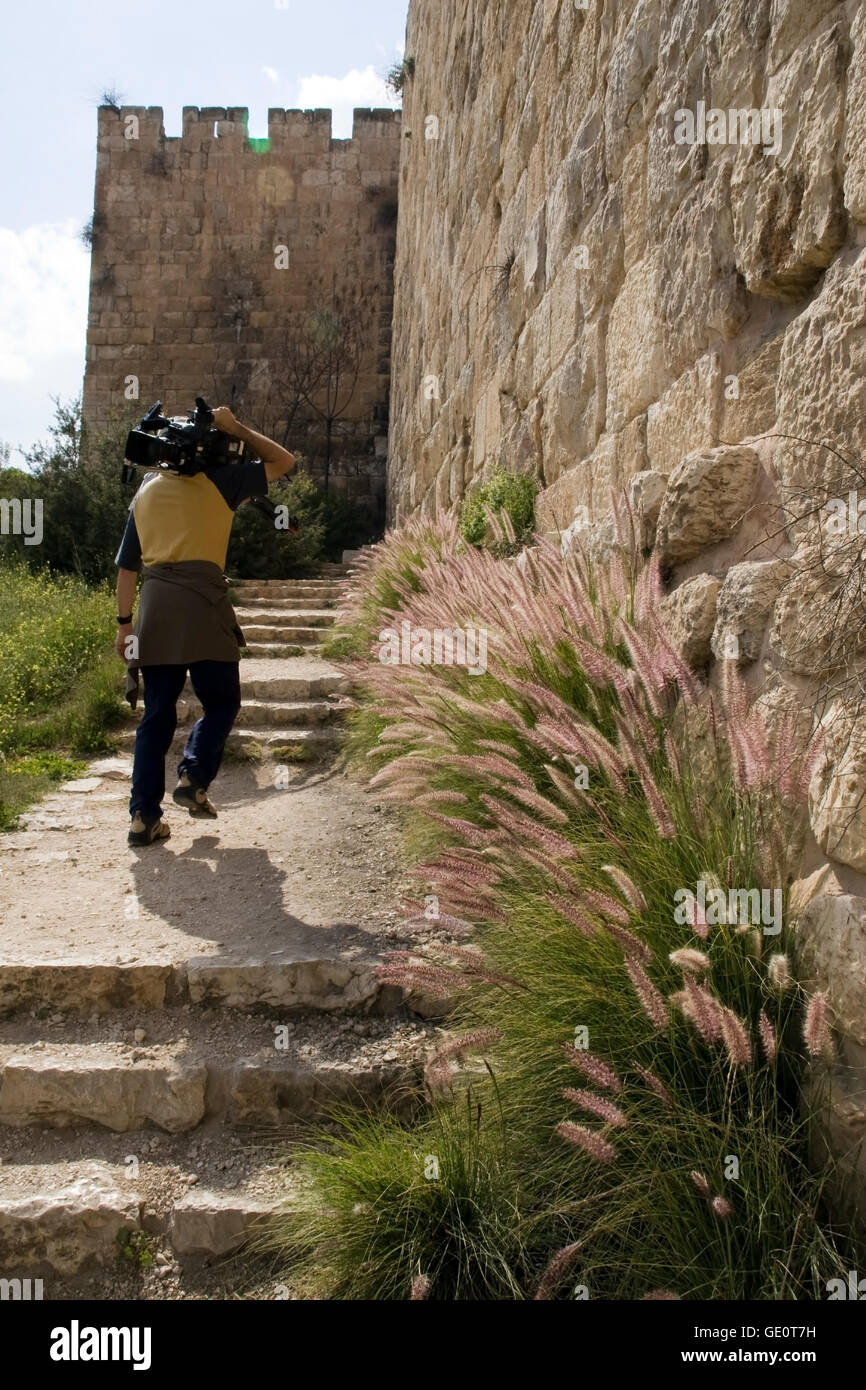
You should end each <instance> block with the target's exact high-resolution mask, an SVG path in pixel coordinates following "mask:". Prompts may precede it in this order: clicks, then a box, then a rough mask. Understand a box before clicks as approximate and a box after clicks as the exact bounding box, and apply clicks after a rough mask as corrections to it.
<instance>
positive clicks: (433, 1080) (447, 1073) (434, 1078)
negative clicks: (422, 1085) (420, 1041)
mask: <svg viewBox="0 0 866 1390" xmlns="http://www.w3.org/2000/svg"><path fill="white" fill-rule="evenodd" d="M501 1037H502V1032H501V1030H500V1029H499V1028H477V1029H476V1030H475V1032H474V1033H466V1034H464V1035H463V1037H461V1038H453V1039H452V1040H451V1042H448V1043H445V1044H444V1045H443V1046H442V1047H440V1048H438V1049H437V1050H436V1052H434V1053H433V1054H432V1056H431V1057H429V1058H428V1061H427V1065H426V1067H425V1068H424V1078H425V1080H426V1082H427V1084H428V1086H429V1087H430V1089H431V1090H441V1089H443V1088H444V1087H446V1086H447V1085H449V1084H450V1082H451V1080H452V1078H453V1075H454V1073H453V1072H452V1069H451V1067H450V1066H449V1065H448V1064H449V1062H451V1061H452V1060H453V1059H454V1058H455V1057H462V1056H463V1054H464V1053H465V1052H477V1051H478V1049H479V1048H483V1047H487V1046H489V1044H490V1043H494V1042H498V1040H499V1039H500V1038H501Z"/></svg>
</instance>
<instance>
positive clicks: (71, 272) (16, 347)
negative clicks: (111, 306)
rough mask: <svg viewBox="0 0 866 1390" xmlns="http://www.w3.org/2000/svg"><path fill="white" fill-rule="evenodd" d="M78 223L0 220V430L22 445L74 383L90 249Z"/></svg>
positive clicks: (80, 359)
mask: <svg viewBox="0 0 866 1390" xmlns="http://www.w3.org/2000/svg"><path fill="white" fill-rule="evenodd" d="M80 232H81V227H80V224H79V223H77V222H75V221H74V220H72V219H69V220H67V221H65V222H41V223H39V224H37V225H36V226H33V227H28V228H26V230H25V231H22V232H13V231H11V230H10V229H9V228H7V227H0V436H2V438H3V439H5V440H8V441H10V442H11V443H13V444H17V443H22V444H23V445H24V446H25V447H28V446H29V445H30V444H31V443H32V441H33V440H34V439H36V438H38V437H39V436H41V435H42V434H44V432H45V429H46V426H47V423H48V421H49V420H50V419H51V416H52V414H53V410H52V407H51V402H50V397H51V396H60V397H61V398H62V399H69V398H72V397H74V396H77V395H78V393H79V392H80V390H81V379H82V376H83V374H84V344H85V335H86V332H87V291H88V279H89V271H90V256H89V253H88V252H87V250H86V249H85V247H84V246H83V245H82V243H81V240H80Z"/></svg>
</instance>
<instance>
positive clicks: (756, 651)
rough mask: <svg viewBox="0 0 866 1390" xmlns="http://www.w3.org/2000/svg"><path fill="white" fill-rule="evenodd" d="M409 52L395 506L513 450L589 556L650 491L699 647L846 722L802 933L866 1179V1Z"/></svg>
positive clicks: (489, 8)
mask: <svg viewBox="0 0 866 1390" xmlns="http://www.w3.org/2000/svg"><path fill="white" fill-rule="evenodd" d="M406 48H407V53H408V54H409V55H411V58H412V59H413V63H412V64H409V65H408V72H407V81H406V89H405V92H404V113H403V121H404V127H405V131H404V134H405V137H406V138H404V141H403V151H402V159H401V170H400V185H399V186H400V198H399V202H400V216H399V226H398V238H397V258H396V267H395V314H394V354H393V356H394V362H395V371H394V374H393V377H392V385H391V433H390V442H389V511H390V515H391V517H392V518H400V517H406V516H408V515H409V514H410V513H412V512H417V511H421V512H422V513H425V514H428V515H433V514H435V513H437V512H441V511H442V510H444V509H447V508H448V507H449V506H451V505H452V504H453V503H454V502H455V500H457V499H459V498H460V497H461V496H462V495H463V493H464V491H465V489H466V488H467V486H468V485H469V483H470V482H471V481H472V480H473V479H476V478H479V477H482V476H483V475H484V474H485V473H486V472H488V471H489V470H490V469H491V468H492V467H494V466H496V465H501V466H504V467H505V468H508V469H513V470H522V471H529V472H533V473H535V474H536V475H537V476H538V478H539V479H540V482H541V485H542V487H543V489H544V491H543V493H542V495H541V498H540V502H539V506H538V512H537V516H538V521H539V526H540V529H541V530H542V531H544V532H547V533H553V534H556V535H558V536H561V537H562V539H563V542H564V543H565V544H566V545H568V544H570V543H571V542H573V540H574V539H575V537H576V535H577V533H578V532H583V533H584V535H583V540H584V542H585V543H586V544H588V545H590V546H592V545H595V544H596V543H598V542H599V541H601V542H602V543H603V544H606V543H609V542H610V539H611V526H610V524H609V522H607V523H606V522H605V521H604V518H605V516H606V515H607V514H609V512H610V506H611V501H610V499H611V495H612V493H619V494H620V495H622V494H627V495H628V496H630V498H631V503H632V506H633V508H634V511H635V513H636V515H637V520H638V523H639V525H640V528H641V531H642V535H643V541H644V544H645V546H646V548H647V549H649V548H651V547H652V546H653V545H655V546H656V548H657V551H658V554H659V558H660V560H661V562H662V567H663V574H664V577H665V582H666V585H667V588H668V590H669V592H668V594H667V596H666V597H665V600H664V603H665V607H666V611H667V615H668V619H669V621H670V624H671V626H672V628H673V630H674V631H675V632H676V633H677V635H678V639H679V641H680V644H681V646H682V649H683V651H684V652H685V653H686V655H687V656H688V658H689V660H690V661H692V662H693V663H694V664H695V666H697V667H700V668H701V669H703V670H705V671H708V672H709V673H710V677H711V680H712V681H713V682H717V681H718V680H719V679H720V678H721V673H722V672H723V671H724V670H725V669H728V668H726V663H727V662H733V663H734V664H735V666H736V667H737V668H738V669H739V670H740V671H741V672H742V673H743V674H744V675H745V676H746V678H747V680H748V681H749V682H750V683H751V685H752V686H753V688H754V689H755V691H756V693H759V694H760V698H761V700H762V702H763V703H764V705H765V706H766V707H767V708H768V709H769V710H770V712H771V714H772V713H774V712H780V711H783V710H785V709H790V710H792V711H794V712H797V713H799V714H802V717H803V720H804V723H805V725H806V729H807V731H808V726H809V725H810V724H811V723H813V722H816V721H817V720H819V719H820V720H823V725H824V729H825V733H826V742H825V745H824V751H823V753H822V754H821V757H820V758H819V760H818V763H817V766H816V767H815V769H814V772H813V775H812V778H811V783H810V787H809V806H810V815H811V825H812V837H811V839H810V842H809V845H808V847H807V852H806V857H805V859H804V862H803V878H802V881H801V882H800V883H799V884H798V885H797V890H796V893H795V894H794V901H795V903H796V904H797V905H798V911H799V915H798V917H797V919H796V925H795V926H794V929H793V931H791V930H790V929H789V930H788V931H787V933H786V940H787V943H788V945H790V944H791V942H792V939H796V941H797V943H798V952H797V954H798V958H799V968H800V970H801V974H802V978H803V980H804V982H805V983H806V984H807V985H809V986H810V987H815V986H821V987H822V988H824V989H826V990H827V991H828V992H829V999H830V1006H831V1012H832V1015H833V1018H834V1020H835V1023H836V1026H837V1029H838V1038H839V1053H838V1064H837V1065H836V1066H835V1067H834V1068H833V1069H832V1071H831V1072H830V1073H829V1074H828V1075H827V1076H824V1077H823V1081H825V1082H826V1081H829V1084H830V1087H831V1094H832V1098H833V1109H832V1116H833V1119H832V1124H831V1131H832V1133H833V1142H834V1144H835V1147H836V1148H837V1151H839V1152H843V1151H844V1152H845V1153H846V1154H847V1155H848V1161H849V1162H850V1163H852V1164H854V1165H859V1169H860V1173H861V1175H863V1176H864V1178H866V1155H864V1153H863V1152H860V1151H859V1149H858V1145H862V1143H863V1140H864V1137H866V878H864V873H866V720H864V717H863V697H862V691H863V689H864V681H863V665H862V662H861V656H862V644H863V638H864V632H866V623H864V615H863V607H862V601H861V593H862V572H863V557H862V553H861V544H862V542H861V541H860V540H858V535H859V529H860V528H859V512H858V508H859V506H860V501H859V497H862V498H863V499H864V501H863V511H864V512H866V492H864V491H863V489H862V487H861V491H860V494H859V497H858V495H857V492H856V488H857V484H858V481H859V482H860V483H861V484H862V482H863V478H862V464H861V462H860V461H861V460H862V459H863V458H864V444H866V408H864V407H866V394H864V372H866V249H864V246H866V10H864V8H863V7H862V6H861V5H860V4H858V3H855V0H849V3H844V4H835V3H833V0H722V3H719V2H718V0H637V3H635V0H619V3H612V0H583V2H582V3H575V0H438V3H437V4H435V5H434V4H429V3H423V0H412V4H411V8H410V15H409V24H408V33H407V45H406ZM780 436H781V437H780ZM822 442H823V443H824V444H829V445H830V446H831V447H830V448H826V447H822ZM834 450H835V451H836V452H835V453H834V452H833V451H834ZM840 456H841V457H840ZM845 460H847V462H845ZM858 469H859V470H861V471H860V473H859V474H858ZM852 498H853V501H852ZM840 503H844V507H842V508H841V509H840V506H839V504H840ZM834 511H835V516H836V524H835V526H834V528H831V527H829V526H828V524H827V523H828V520H829V518H830V517H831V516H833V515H834ZM843 511H844V517H845V518H846V519H845V520H842V519H841V517H842V512H843ZM863 529H864V530H866V522H864V523H863ZM792 925H793V924H792ZM863 1191H864V1198H863V1202H864V1210H866V1182H864V1188H863Z"/></svg>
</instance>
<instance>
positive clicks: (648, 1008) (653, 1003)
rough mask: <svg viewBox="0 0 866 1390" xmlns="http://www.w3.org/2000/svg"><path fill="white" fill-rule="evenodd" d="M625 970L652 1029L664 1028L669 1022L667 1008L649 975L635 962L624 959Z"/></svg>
mask: <svg viewBox="0 0 866 1390" xmlns="http://www.w3.org/2000/svg"><path fill="white" fill-rule="evenodd" d="M625 968H626V970H627V971H628V974H629V979H630V980H631V982H632V984H633V985H634V988H635V993H636V994H637V997H638V999H639V1000H640V1002H641V1004H642V1006H643V1011H644V1013H645V1014H646V1016H647V1018H648V1019H649V1021H650V1023H651V1024H652V1025H653V1027H654V1028H666V1027H667V1026H668V1023H669V1021H670V1018H669V1014H668V1007H667V1004H666V1003H665V1001H664V999H663V998H662V996H661V995H660V994H659V992H658V990H657V989H656V987H655V985H654V984H653V982H652V980H651V979H650V977H649V975H647V973H646V971H645V970H644V969H643V968H642V967H641V966H640V965H638V963H637V961H636V960H632V959H630V958H628V957H627V958H626V962H625Z"/></svg>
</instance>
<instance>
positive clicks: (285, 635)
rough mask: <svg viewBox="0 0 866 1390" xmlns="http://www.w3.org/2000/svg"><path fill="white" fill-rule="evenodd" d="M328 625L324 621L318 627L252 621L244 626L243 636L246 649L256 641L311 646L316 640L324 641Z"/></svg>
mask: <svg viewBox="0 0 866 1390" xmlns="http://www.w3.org/2000/svg"><path fill="white" fill-rule="evenodd" d="M329 626H330V624H324V623H323V624H322V625H321V626H319V627H302V626H299V625H297V624H295V623H285V624H279V623H274V624H265V623H254V624H252V626H250V627H247V626H244V636H245V637H246V639H247V648H248V649H249V648H250V647H251V646H252V645H253V644H254V643H256V642H271V643H280V642H281V643H283V644H284V645H286V644H293V645H299V646H312V645H313V644H314V643H316V642H324V641H325V639H326V637H327V636H328V627H329Z"/></svg>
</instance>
